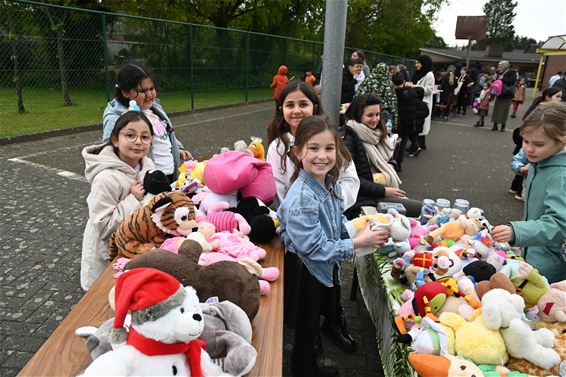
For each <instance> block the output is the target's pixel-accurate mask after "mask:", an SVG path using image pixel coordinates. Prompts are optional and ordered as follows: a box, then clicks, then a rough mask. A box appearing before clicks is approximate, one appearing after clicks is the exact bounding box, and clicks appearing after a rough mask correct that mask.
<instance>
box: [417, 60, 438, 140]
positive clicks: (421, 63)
mask: <svg viewBox="0 0 566 377" xmlns="http://www.w3.org/2000/svg"><path fill="white" fill-rule="evenodd" d="M413 84H414V85H417V86H420V87H422V88H423V89H424V97H423V101H424V102H426V104H427V105H428V114H429V115H428V117H426V119H425V122H424V125H423V131H422V132H421V133H420V134H419V147H420V148H421V149H426V135H428V133H429V132H430V120H431V116H432V94H433V92H434V73H432V59H431V58H430V56H428V55H419V56H417V60H416V61H415V73H414V74H413Z"/></svg>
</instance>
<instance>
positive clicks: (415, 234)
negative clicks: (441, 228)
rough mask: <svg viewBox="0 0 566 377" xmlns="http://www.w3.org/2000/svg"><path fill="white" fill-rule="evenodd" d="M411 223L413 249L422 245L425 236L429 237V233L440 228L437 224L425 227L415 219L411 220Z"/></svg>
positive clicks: (411, 244)
mask: <svg viewBox="0 0 566 377" xmlns="http://www.w3.org/2000/svg"><path fill="white" fill-rule="evenodd" d="M410 222H411V236H410V237H409V245H410V246H411V249H414V248H415V247H417V246H419V245H422V244H423V242H424V241H423V240H422V238H423V237H424V236H425V235H427V233H428V232H430V231H432V230H435V229H437V228H438V225H436V224H432V225H428V226H423V225H421V223H419V222H418V221H417V220H415V219H410Z"/></svg>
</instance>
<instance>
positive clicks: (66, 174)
mask: <svg viewBox="0 0 566 377" xmlns="http://www.w3.org/2000/svg"><path fill="white" fill-rule="evenodd" d="M8 161H12V162H17V163H20V164H25V165H29V166H32V167H33V168H35V169H42V170H44V171H45V170H47V171H50V172H52V173H55V174H57V175H60V176H61V177H65V178H69V179H73V180H75V181H80V182H84V183H88V181H87V180H86V178H85V177H83V176H82V175H79V174H77V173H73V172H72V171H67V170H61V169H57V168H54V167H51V166H48V165H42V164H37V163H35V162H31V161H27V160H22V159H20V158H17V157H15V158H10V159H9V160H8Z"/></svg>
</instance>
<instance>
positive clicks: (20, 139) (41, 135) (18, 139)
mask: <svg viewBox="0 0 566 377" xmlns="http://www.w3.org/2000/svg"><path fill="white" fill-rule="evenodd" d="M270 101H273V100H272V99H271V98H269V99H264V100H257V101H250V102H248V103H233V104H227V105H219V106H213V107H205V108H202V109H195V110H183V111H176V112H172V113H169V116H170V117H171V118H173V117H176V116H183V115H189V114H194V113H203V112H207V111H213V110H221V109H227V108H231V107H237V106H246V105H253V104H256V103H262V102H270ZM101 127H102V123H98V124H87V125H84V126H78V127H70V128H62V129H59V130H52V131H45V132H37V133H34V134H29V135H18V136H8V137H1V138H0V146H2V145H9V144H17V143H25V142H28V141H36V140H42V139H47V138H50V137H56V136H65V135H71V134H74V133H82V132H90V131H96V130H98V129H100V128H101Z"/></svg>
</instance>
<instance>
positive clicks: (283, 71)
mask: <svg viewBox="0 0 566 377" xmlns="http://www.w3.org/2000/svg"><path fill="white" fill-rule="evenodd" d="M288 82H289V78H288V77H287V67H286V66H284V65H281V66H279V69H278V70H277V74H276V75H275V76H273V80H272V81H271V89H273V97H272V98H273V99H274V100H275V102H277V99H278V98H279V95H280V94H281V91H282V90H283V88H284V87H285V85H287V83H288Z"/></svg>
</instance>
